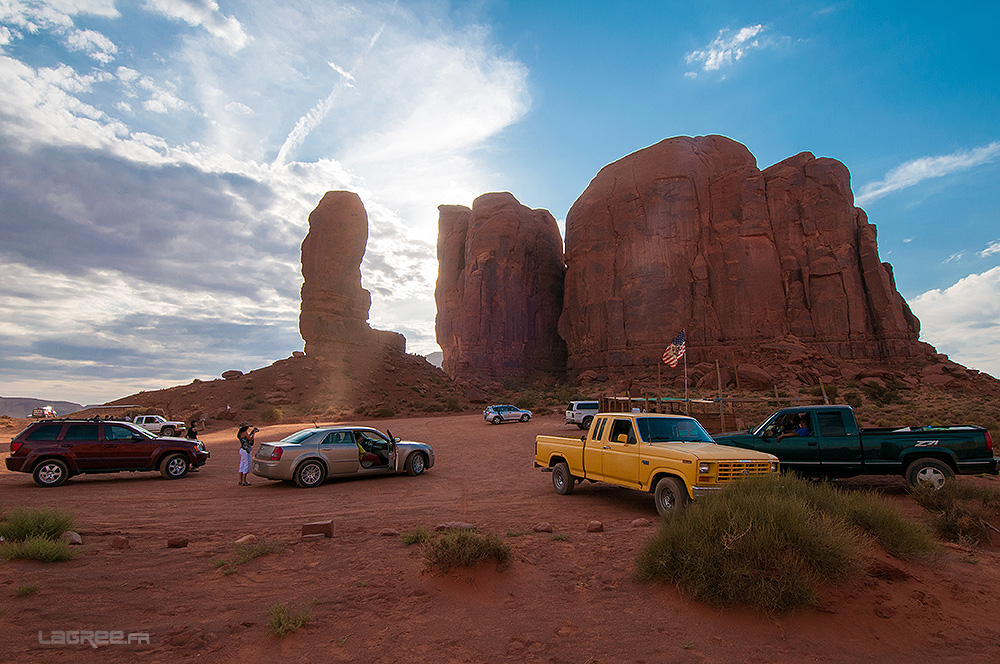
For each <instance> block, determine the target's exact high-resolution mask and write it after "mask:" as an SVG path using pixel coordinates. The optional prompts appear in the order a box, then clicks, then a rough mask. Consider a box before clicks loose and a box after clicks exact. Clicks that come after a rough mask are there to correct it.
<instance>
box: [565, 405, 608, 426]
mask: <svg viewBox="0 0 1000 664" xmlns="http://www.w3.org/2000/svg"><path fill="white" fill-rule="evenodd" d="M598 408H600V404H599V403H598V402H596V401H570V402H569V406H567V407H566V424H575V425H576V426H578V427H580V428H581V429H589V428H590V423H591V422H593V421H594V415H597V410H598Z"/></svg>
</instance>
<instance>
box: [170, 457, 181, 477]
mask: <svg viewBox="0 0 1000 664" xmlns="http://www.w3.org/2000/svg"><path fill="white" fill-rule="evenodd" d="M167 473H169V474H170V475H182V474H183V473H184V459H171V460H170V461H168V462H167Z"/></svg>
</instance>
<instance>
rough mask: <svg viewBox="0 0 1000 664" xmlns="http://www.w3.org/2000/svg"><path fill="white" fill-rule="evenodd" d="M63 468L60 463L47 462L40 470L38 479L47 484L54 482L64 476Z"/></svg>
mask: <svg viewBox="0 0 1000 664" xmlns="http://www.w3.org/2000/svg"><path fill="white" fill-rule="evenodd" d="M62 474H63V473H62V468H60V467H59V465H58V464H54V463H47V464H45V465H44V466H42V469H41V470H39V471H38V479H40V480H41V481H42V482H44V483H45V484H53V483H55V482H58V481H59V480H60V479H61V478H62Z"/></svg>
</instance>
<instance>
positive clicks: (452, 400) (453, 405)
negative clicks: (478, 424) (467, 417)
mask: <svg viewBox="0 0 1000 664" xmlns="http://www.w3.org/2000/svg"><path fill="white" fill-rule="evenodd" d="M444 407H445V408H446V409H447V410H449V411H451V412H453V413H459V412H461V411H462V404H460V403H459V402H458V397H448V398H447V399H445V400H444Z"/></svg>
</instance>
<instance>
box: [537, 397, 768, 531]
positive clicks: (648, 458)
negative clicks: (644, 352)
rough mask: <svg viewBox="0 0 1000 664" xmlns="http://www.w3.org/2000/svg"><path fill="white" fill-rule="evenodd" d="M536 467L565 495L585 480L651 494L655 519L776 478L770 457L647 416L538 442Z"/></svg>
mask: <svg viewBox="0 0 1000 664" xmlns="http://www.w3.org/2000/svg"><path fill="white" fill-rule="evenodd" d="M535 467H537V468H541V469H542V470H545V471H548V472H551V473H552V486H553V488H555V490H556V492H557V493H559V494H562V495H568V494H571V493H573V489H574V487H575V486H576V483H577V482H581V481H583V480H589V481H591V482H596V481H601V482H607V483H609V484H615V485H617V486H621V487H626V488H629V489H638V490H640V491H649V492H650V493H652V494H653V495H654V498H655V503H656V510H657V511H658V512H659V513H660V514H667V513H669V512H671V511H672V510H674V509H677V508H680V507H683V506H684V505H685V504H686V503H687V502H688V501H689V500H691V499H694V498H698V497H699V496H702V495H704V494H706V493H708V492H711V491H715V490H719V489H721V488H723V487H724V486H725V485H726V484H728V483H729V482H731V481H733V480H736V479H740V478H743V477H748V476H751V475H772V474H777V473H778V472H779V470H780V468H779V463H778V459H777V458H776V457H775V456H773V455H771V454H767V453H764V452H757V451H754V450H734V449H732V448H729V447H725V446H722V445H717V444H716V443H715V442H714V441H713V440H712V437H711V436H710V435H708V432H706V431H705V429H704V428H702V426H701V424H699V423H698V421H697V420H695V419H694V418H691V417H685V416H683V415H656V414H644V413H598V414H596V415H595V416H594V421H593V423H592V424H591V426H590V429H589V430H588V431H587V433H586V434H585V435H583V436H580V437H575V436H574V437H567V436H537V437H536V438H535Z"/></svg>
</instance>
